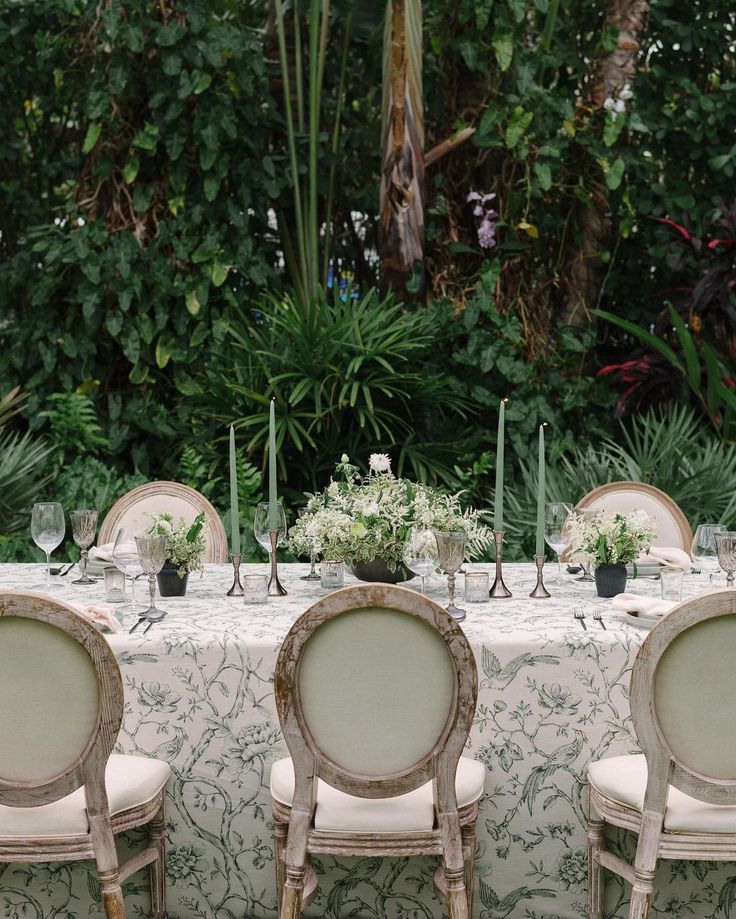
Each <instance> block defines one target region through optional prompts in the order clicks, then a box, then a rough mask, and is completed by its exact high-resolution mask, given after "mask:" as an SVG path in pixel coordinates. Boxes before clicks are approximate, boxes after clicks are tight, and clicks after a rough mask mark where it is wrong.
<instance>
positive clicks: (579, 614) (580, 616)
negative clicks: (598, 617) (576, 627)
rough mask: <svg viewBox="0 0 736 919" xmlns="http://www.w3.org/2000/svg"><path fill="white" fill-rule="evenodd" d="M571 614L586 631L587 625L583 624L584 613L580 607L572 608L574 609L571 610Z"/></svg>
mask: <svg viewBox="0 0 736 919" xmlns="http://www.w3.org/2000/svg"><path fill="white" fill-rule="evenodd" d="M573 616H574V617H575V618H576V619H577V620H578V622H579V623H580V625H581V626H582V627H583V628H584V629H585V631H586V632H587V631H588V626H587V625H586V624H585V613H584V612H583V609H582V607H578V608H577V609H576V610H574V611H573Z"/></svg>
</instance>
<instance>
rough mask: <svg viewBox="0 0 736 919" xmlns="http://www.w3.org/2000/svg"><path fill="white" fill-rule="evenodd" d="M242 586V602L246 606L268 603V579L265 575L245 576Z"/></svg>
mask: <svg viewBox="0 0 736 919" xmlns="http://www.w3.org/2000/svg"><path fill="white" fill-rule="evenodd" d="M242 584H243V602H244V603H246V604H247V605H248V606H253V605H256V604H261V603H268V578H267V577H266V575H265V574H246V575H245V576H244V577H243V578H242Z"/></svg>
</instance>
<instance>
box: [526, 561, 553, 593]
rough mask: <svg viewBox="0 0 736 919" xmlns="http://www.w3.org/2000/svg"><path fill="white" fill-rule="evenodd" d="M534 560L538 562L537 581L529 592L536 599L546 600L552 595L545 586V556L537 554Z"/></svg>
mask: <svg viewBox="0 0 736 919" xmlns="http://www.w3.org/2000/svg"><path fill="white" fill-rule="evenodd" d="M534 562H535V563H536V566H537V583H536V585H535V587H534V590H533V591H532V592H531V593H530V594H529V596H530V597H534V599H535V600H546V599H547V598H548V597H551V596H552V595H551V594H550V592H549V591H548V590H547V588H546V587H545V586H544V577H543V572H544V556H543V555H535V556H534Z"/></svg>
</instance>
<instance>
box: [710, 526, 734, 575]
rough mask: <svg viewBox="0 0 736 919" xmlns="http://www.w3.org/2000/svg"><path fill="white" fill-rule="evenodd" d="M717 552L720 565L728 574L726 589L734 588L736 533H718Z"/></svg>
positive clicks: (716, 538) (716, 537)
mask: <svg viewBox="0 0 736 919" xmlns="http://www.w3.org/2000/svg"><path fill="white" fill-rule="evenodd" d="M715 540H716V551H717V553H718V564H719V565H720V566H721V568H723V570H724V571H725V572H726V587H733V576H734V572H736V532H735V531H733V530H728V531H726V532H725V533H716V535H715Z"/></svg>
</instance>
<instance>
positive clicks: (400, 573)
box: [350, 558, 414, 584]
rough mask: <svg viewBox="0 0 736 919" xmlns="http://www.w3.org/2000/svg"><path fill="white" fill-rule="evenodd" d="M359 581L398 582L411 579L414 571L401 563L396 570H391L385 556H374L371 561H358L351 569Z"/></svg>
mask: <svg viewBox="0 0 736 919" xmlns="http://www.w3.org/2000/svg"><path fill="white" fill-rule="evenodd" d="M350 570H351V571H352V572H353V574H354V575H355V577H356V578H357V579H358V580H359V581H374V582H375V581H379V582H381V583H383V584H398V583H399V581H410V580H411V579H412V578H413V577H414V572H413V571H409V569H408V568H407V567H406V566H405V565H403V564H401V563H399V565H398V566H397V568H396V571H391V569H390V568H389V567H388V563H387V562H386V560H385V559H383V558H374V559H371V561H369V562H357V563H356V564H355V565H353V566H352V568H351V569H350Z"/></svg>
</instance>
